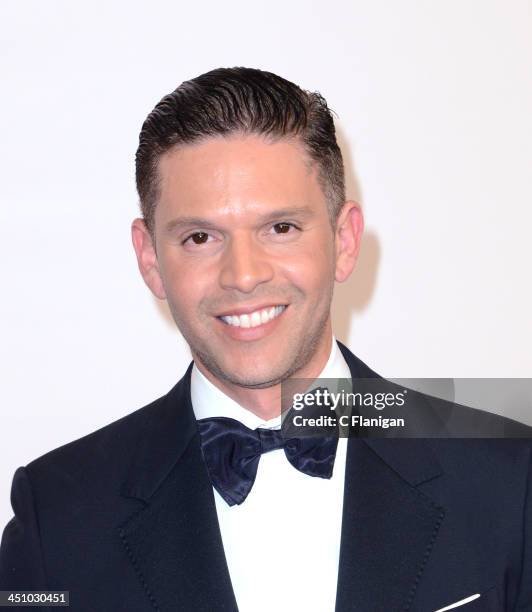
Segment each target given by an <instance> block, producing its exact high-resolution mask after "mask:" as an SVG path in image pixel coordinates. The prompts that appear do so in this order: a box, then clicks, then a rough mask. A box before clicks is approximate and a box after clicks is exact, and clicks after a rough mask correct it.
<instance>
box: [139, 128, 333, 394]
mask: <svg viewBox="0 0 532 612" xmlns="http://www.w3.org/2000/svg"><path fill="white" fill-rule="evenodd" d="M159 176H160V179H161V182H160V197H159V200H158V204H157V207H156V211H155V225H154V234H155V245H156V261H155V265H154V270H153V271H152V272H151V276H150V277H149V279H148V278H147V277H146V275H145V279H146V282H148V284H149V285H150V288H151V289H152V291H153V292H154V293H155V294H156V295H157V296H158V297H160V298H165V297H166V299H167V300H168V304H169V307H170V309H171V312H172V314H173V317H174V319H175V321H176V324H177V326H178V327H179V330H180V331H181V333H182V334H183V336H184V338H185V340H186V341H187V342H188V344H189V346H190V348H191V351H192V354H193V356H194V358H195V359H196V360H197V361H198V360H199V361H200V362H201V364H203V366H204V367H205V368H206V369H207V370H208V371H209V372H211V373H212V374H213V375H214V376H215V377H216V378H218V379H220V380H222V381H224V382H229V383H232V384H236V385H239V386H244V387H250V388H262V387H269V386H271V385H273V384H277V383H279V382H280V381H281V380H284V379H285V378H287V377H288V376H291V375H293V374H295V373H296V372H298V371H299V370H300V369H301V368H302V367H304V366H305V365H306V364H307V363H308V362H309V361H310V360H311V359H312V357H313V356H314V355H315V354H316V352H317V351H318V350H319V349H320V347H321V348H323V346H324V345H325V343H326V342H327V343H328V342H330V333H331V330H330V314H329V312H330V304H331V299H332V293H333V286H334V281H335V273H336V272H337V269H336V264H337V249H336V248H335V235H334V232H333V230H332V228H331V225H330V221H329V217H328V211H327V205H326V201H325V198H324V195H323V193H322V190H321V188H320V186H319V183H318V180H317V167H316V165H315V164H312V165H311V164H310V163H309V160H308V158H307V157H306V155H305V154H304V152H303V149H302V148H301V145H299V144H297V143H295V142H292V141H288V140H281V141H277V142H275V143H271V142H267V141H266V140H264V139H263V138H261V137H259V136H240V135H238V136H237V135H233V136H231V137H227V138H222V137H220V138H210V139H208V140H205V141H203V142H201V143H198V144H193V145H187V146H185V147H181V148H179V149H176V150H173V151H171V152H169V153H167V154H165V155H164V156H163V157H162V158H161V160H160V162H159ZM137 254H138V253H137ZM327 350H328V347H327Z"/></svg>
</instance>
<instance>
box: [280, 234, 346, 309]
mask: <svg viewBox="0 0 532 612" xmlns="http://www.w3.org/2000/svg"><path fill="white" fill-rule="evenodd" d="M322 248H323V250H320V251H318V250H314V252H313V253H302V254H301V255H300V256H298V257H291V258H290V259H286V260H285V261H284V262H283V263H282V264H281V270H282V274H283V276H285V278H288V279H289V280H290V282H291V284H293V285H295V286H296V287H299V288H300V289H301V290H302V291H304V292H305V293H307V294H310V293H318V294H320V295H321V294H323V295H324V297H325V295H326V294H327V288H328V287H329V286H332V285H333V284H334V257H333V254H332V252H329V251H330V248H329V249H328V250H325V249H326V248H327V245H322Z"/></svg>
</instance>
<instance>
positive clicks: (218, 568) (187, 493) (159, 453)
mask: <svg viewBox="0 0 532 612" xmlns="http://www.w3.org/2000/svg"><path fill="white" fill-rule="evenodd" d="M191 370H192V364H191V365H190V367H189V368H188V370H187V372H186V374H185V376H184V377H183V378H182V379H181V381H179V383H178V384H177V385H176V386H175V387H174V388H173V389H172V390H171V391H170V392H169V393H168V395H167V396H166V398H164V399H163V400H162V403H161V405H160V406H158V407H157V410H156V411H153V412H152V413H150V416H151V418H150V421H149V422H147V423H146V426H145V430H144V431H143V435H142V441H141V443H140V446H139V448H138V449H137V453H136V456H135V459H134V461H133V463H132V466H131V469H130V473H129V476H128V479H127V481H126V483H125V484H124V486H123V488H122V493H123V495H125V496H128V497H136V498H138V499H140V500H142V501H143V503H144V507H143V508H142V509H141V510H140V511H139V512H137V513H136V514H135V515H134V516H132V517H131V518H130V519H129V520H128V521H126V523H124V524H123V525H121V526H120V528H119V536H120V538H121V540H122V542H123V544H124V547H125V550H126V552H127V555H128V557H129V559H130V561H131V563H132V564H133V566H134V569H135V572H136V574H137V576H138V579H139V580H140V582H141V583H142V586H143V588H144V591H145V592H146V596H147V599H146V603H147V609H150V604H151V608H153V609H155V610H160V611H164V610H198V611H202V610H205V611H209V612H210V611H211V610H214V609H216V610H224V611H231V612H233V611H236V610H237V605H236V602H235V597H234V593H233V589H232V585H231V580H230V577H229V570H228V567H227V562H226V559H225V554H224V549H223V544H222V539H221V534H220V528H219V525H218V517H217V513H216V506H215V501H214V496H213V491H212V485H211V482H210V479H209V476H208V473H207V471H206V469H205V466H204V462H203V457H202V454H201V447H200V443H199V435H198V431H197V425H196V421H195V417H194V413H193V410H192V404H191V401H190V374H191Z"/></svg>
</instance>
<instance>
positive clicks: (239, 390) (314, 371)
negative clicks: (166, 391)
mask: <svg viewBox="0 0 532 612" xmlns="http://www.w3.org/2000/svg"><path fill="white" fill-rule="evenodd" d="M331 344H332V329H331V327H330V325H329V326H328V328H327V333H325V334H324V335H323V337H322V339H321V340H320V343H319V345H318V347H317V349H316V351H315V352H314V355H313V356H312V358H311V359H310V360H309V361H308V363H307V364H305V366H303V367H302V368H300V369H299V370H298V371H297V372H294V374H293V375H292V376H293V377H296V378H316V377H317V376H318V375H319V374H320V373H321V371H322V370H323V368H324V367H325V365H326V363H327V360H328V359H329V355H330V350H331ZM193 356H194V360H195V363H196V365H197V367H198V368H199V370H200V372H201V373H202V374H203V375H204V376H205V378H207V379H208V380H209V381H210V382H211V383H212V384H213V385H215V386H216V387H218V389H220V390H221V391H222V392H223V393H225V394H226V395H227V396H229V397H230V398H231V399H232V400H234V401H235V402H237V403H238V404H240V405H241V406H242V407H243V408H245V409H246V410H249V411H250V412H252V413H253V414H254V415H256V416H258V417H259V418H261V419H263V420H265V421H267V420H269V419H273V418H275V417H278V416H279V415H280V414H281V384H280V383H279V384H277V385H274V386H272V387H266V388H264V389H248V388H246V387H240V386H238V385H234V384H231V383H229V382H226V381H224V380H220V379H219V378H216V377H215V376H213V375H212V374H211V372H209V370H207V369H206V368H205V367H204V366H203V364H202V363H201V361H200V360H199V359H197V357H196V356H195V355H194V354H193Z"/></svg>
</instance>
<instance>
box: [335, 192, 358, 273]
mask: <svg viewBox="0 0 532 612" xmlns="http://www.w3.org/2000/svg"><path fill="white" fill-rule="evenodd" d="M363 231H364V217H363V215H362V209H361V208H360V205H359V204H358V203H357V202H354V201H352V200H348V201H347V202H346V203H345V204H344V205H343V206H342V209H341V211H340V214H339V215H338V219H337V220H336V233H335V247H336V268H335V279H336V280H337V281H338V282H339V283H343V282H344V281H345V280H347V279H348V278H349V275H350V274H351V272H352V271H353V268H354V267H355V263H356V260H357V257H358V252H359V250H360V242H361V240H362V232H363Z"/></svg>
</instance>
